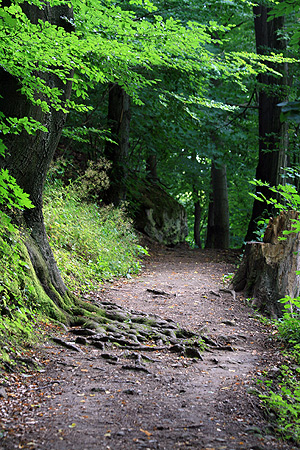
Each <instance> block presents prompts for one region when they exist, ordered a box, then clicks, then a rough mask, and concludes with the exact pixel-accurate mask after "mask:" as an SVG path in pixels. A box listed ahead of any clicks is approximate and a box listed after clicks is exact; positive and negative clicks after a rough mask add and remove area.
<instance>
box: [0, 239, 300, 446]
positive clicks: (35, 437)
mask: <svg viewBox="0 0 300 450" xmlns="http://www.w3.org/2000/svg"><path fill="white" fill-rule="evenodd" d="M233 257H235V255H234V253H232V252H217V251H207V250H205V251H204V250H203V251H202V250H189V249H186V248H182V249H175V250H167V249H159V250H158V251H156V252H155V253H154V255H153V256H152V257H151V258H147V261H146V263H145V268H144V271H143V273H142V274H141V276H139V277H136V278H133V279H130V280H126V281H124V280H123V281H118V282H115V283H113V284H110V285H107V286H105V287H103V289H102V291H101V293H100V297H101V299H102V300H104V299H105V300H108V301H111V302H114V303H116V304H118V305H120V306H122V307H126V308H131V309H134V310H140V311H143V312H146V313H155V314H158V315H160V316H161V317H163V318H165V319H173V320H174V321H175V322H178V323H179V324H180V325H181V326H183V327H186V328H187V329H191V330H193V331H195V332H200V331H201V332H205V334H206V336H208V337H209V338H211V339H212V340H213V341H215V342H217V343H218V344H219V346H221V347H222V348H223V350H220V349H217V348H216V349H214V350H213V349H210V351H206V352H204V353H203V361H201V360H199V359H191V358H186V357H183V356H180V355H178V353H170V352H169V351H167V350H164V349H162V350H159V351H156V352H151V353H150V352H149V353H147V355H145V352H143V356H144V357H145V358H147V357H148V358H149V359H148V361H147V362H146V363H145V366H146V369H145V370H143V371H140V370H131V369H132V367H131V369H130V366H129V365H126V364H124V361H125V362H126V360H125V358H126V357H127V358H128V351H126V350H123V349H121V348H117V347H110V348H109V355H110V359H104V358H103V357H101V354H103V351H101V350H100V349H94V348H93V349H91V348H90V347H88V348H85V347H82V352H80V353H76V352H74V351H71V350H69V349H65V348H61V347H58V346H56V345H53V344H49V345H47V346H46V348H43V349H41V350H40V351H39V353H38V354H37V355H36V357H38V358H39V361H40V363H41V364H43V365H44V366H45V371H44V372H42V373H38V374H36V373H32V374H30V376H29V375H27V376H25V377H23V378H22V377H21V379H20V377H17V376H15V377H14V378H10V379H9V380H8V381H7V388H6V389H7V392H8V393H9V394H8V395H9V396H8V398H7V399H2V402H1V403H0V407H1V410H0V411H1V416H0V424H1V425H2V430H3V431H2V433H1V434H2V436H3V438H2V440H0V450H13V449H16V448H24V449H32V450H33V449H38V450H44V449H45V450H46V449H47V450H96V449H97V450H121V449H122V450H140V449H151V450H155V449H159V450H163V449H164V450H175V449H190V450H192V449H199V450H250V449H253V450H263V449H272V450H273V449H296V447H295V446H293V445H292V444H288V443H282V442H280V441H279V440H277V439H276V438H275V437H274V436H273V435H272V427H271V426H270V424H268V423H267V422H266V421H265V419H264V417H263V414H262V411H261V410H260V408H259V402H258V400H257V398H256V397H255V396H253V395H251V394H250V393H249V390H250V389H251V388H253V387H255V382H254V381H253V377H259V375H260V373H261V372H262V371H263V370H264V369H265V368H269V367H275V368H276V366H278V364H279V363H280V362H279V361H280V352H279V349H278V348H277V344H276V342H275V341H274V340H273V339H272V329H271V328H268V327H267V326H264V325H262V324H261V323H260V322H259V320H257V319H256V318H255V314H254V312H253V310H251V309H250V308H249V307H248V306H247V304H246V302H245V300H244V299H243V298H242V297H240V296H236V298H234V297H233V296H232V294H230V293H229V292H224V291H222V289H223V288H224V285H223V283H222V277H223V274H227V273H230V272H233V271H234V266H233V265H232V264H231V262H230V261H232V258H233ZM129 356H130V355H129ZM133 356H134V355H133ZM114 358H115V360H114ZM117 358H118V359H117ZM120 361H121V364H120ZM122 362H123V363H122ZM1 434H0V435H1Z"/></svg>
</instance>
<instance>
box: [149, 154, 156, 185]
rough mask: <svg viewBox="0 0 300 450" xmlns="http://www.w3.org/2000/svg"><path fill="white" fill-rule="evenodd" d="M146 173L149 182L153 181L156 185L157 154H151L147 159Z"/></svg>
mask: <svg viewBox="0 0 300 450" xmlns="http://www.w3.org/2000/svg"><path fill="white" fill-rule="evenodd" d="M146 173H147V178H148V180H150V181H152V183H156V182H157V181H158V176H157V158H156V154H155V153H151V154H150V155H149V156H148V158H147V159H146Z"/></svg>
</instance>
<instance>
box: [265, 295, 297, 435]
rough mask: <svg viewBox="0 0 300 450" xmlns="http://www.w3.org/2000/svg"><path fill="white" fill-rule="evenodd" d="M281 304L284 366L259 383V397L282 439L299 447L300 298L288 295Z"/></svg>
mask: <svg viewBox="0 0 300 450" xmlns="http://www.w3.org/2000/svg"><path fill="white" fill-rule="evenodd" d="M280 302H281V303H283V304H284V308H285V313H284V315H283V317H282V318H281V319H279V320H278V321H277V324H276V325H277V329H278V336H279V339H280V340H281V341H282V344H283V345H284V352H283V353H284V356H285V364H283V365H281V366H280V367H279V368H278V371H275V373H274V370H273V373H272V372H270V373H268V372H266V373H265V374H264V377H263V378H262V379H260V380H258V384H259V385H260V386H261V388H262V391H261V393H260V395H259V397H260V398H261V400H262V402H263V405H264V407H265V408H267V410H268V411H269V412H271V413H272V414H273V415H274V416H275V418H276V428H277V431H278V432H279V433H280V434H281V435H282V437H283V438H284V439H292V440H293V441H294V442H296V443H297V444H300V366H299V365H300V313H299V308H300V298H299V297H298V298H291V297H289V296H286V297H285V298H284V299H281V300H280ZM274 375H275V376H274Z"/></svg>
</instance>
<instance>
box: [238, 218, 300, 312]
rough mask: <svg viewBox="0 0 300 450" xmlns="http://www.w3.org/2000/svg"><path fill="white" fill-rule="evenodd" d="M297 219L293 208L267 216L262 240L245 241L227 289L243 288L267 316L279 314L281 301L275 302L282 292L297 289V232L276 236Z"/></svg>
mask: <svg viewBox="0 0 300 450" xmlns="http://www.w3.org/2000/svg"><path fill="white" fill-rule="evenodd" d="M293 220H298V213H297V212H295V211H288V212H281V213H280V216H279V217H276V218H271V219H270V221H269V224H268V227H267V229H266V232H265V235H264V239H263V241H264V242H248V243H247V244H246V248H245V252H244V255H243V259H242V262H241V265H240V267H239V269H238V270H237V272H236V274H235V276H234V278H233V280H232V282H231V286H230V288H231V289H234V290H235V291H237V292H239V291H244V293H245V295H246V296H248V297H251V298H252V306H254V307H255V308H257V309H258V310H260V311H261V312H263V313H266V314H268V315H269V316H271V317H278V316H282V311H283V307H282V306H283V305H282V304H281V303H279V302H278V300H279V299H281V298H284V297H285V296H286V295H289V296H291V297H297V296H299V292H300V276H299V275H298V273H299V271H300V255H299V251H300V233H291V234H288V235H286V236H285V238H286V239H285V240H279V239H278V238H279V237H282V235H283V231H284V230H291V229H292V228H293Z"/></svg>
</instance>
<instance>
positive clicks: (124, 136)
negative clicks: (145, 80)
mask: <svg viewBox="0 0 300 450" xmlns="http://www.w3.org/2000/svg"><path fill="white" fill-rule="evenodd" d="M107 121H108V127H109V128H110V130H111V134H112V136H111V137H112V140H113V141H114V142H107V143H106V146H105V156H106V158H107V159H108V160H109V161H111V162H112V168H111V170H110V172H109V178H110V187H109V188H108V189H107V190H106V191H105V193H104V201H105V202H106V203H108V204H109V203H113V204H114V205H115V206H117V205H119V204H120V203H121V202H122V201H124V200H125V199H126V180H127V174H128V161H127V157H128V150H129V131H130V97H129V95H128V94H127V93H126V92H125V91H124V89H123V88H122V87H121V86H118V84H116V83H111V85H110V89H109V100H108V118H107Z"/></svg>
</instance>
